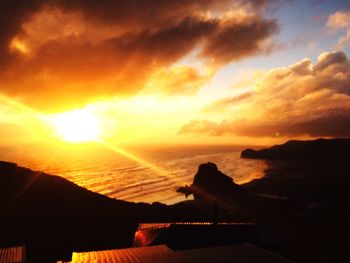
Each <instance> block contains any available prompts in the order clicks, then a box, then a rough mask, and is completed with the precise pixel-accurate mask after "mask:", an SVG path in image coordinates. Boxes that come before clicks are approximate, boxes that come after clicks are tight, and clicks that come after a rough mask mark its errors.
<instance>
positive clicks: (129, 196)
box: [0, 144, 266, 204]
mask: <svg viewBox="0 0 350 263" xmlns="http://www.w3.org/2000/svg"><path fill="white" fill-rule="evenodd" d="M245 148H246V147H245V146H233V145H180V146H179V145H167V146H165V145H161V146H157V145H142V146H118V147H115V146H114V147H106V146H104V145H90V144H88V145H79V146H59V147H57V146H55V147H53V146H48V145H44V146H43V145H26V146H21V147H13V146H11V147H1V148H0V160H2V161H10V162H15V163H17V164H18V165H20V166H23V167H27V168H30V169H32V170H35V171H42V172H45V173H49V174H53V175H58V176H61V177H64V178H66V179H68V180H70V181H72V182H74V183H76V184H77V185H79V186H82V187H85V188H87V189H89V190H91V191H94V192H98V193H100V194H103V195H106V196H109V197H111V198H117V199H121V200H126V201H132V202H145V203H153V202H161V203H164V204H174V203H177V202H181V201H185V200H186V197H185V196H184V195H183V194H181V193H177V192H176V189H177V188H178V187H180V186H185V185H191V183H192V181H193V178H194V175H195V174H196V172H197V170H198V166H199V165H200V164H202V163H207V162H213V163H215V164H216V165H217V166H218V168H219V170H221V171H222V172H223V173H225V174H226V175H228V176H230V177H232V178H233V180H234V182H236V183H238V184H243V183H247V182H249V181H252V180H254V179H258V178H261V177H263V176H264V171H265V169H266V163H265V162H264V161H261V160H249V159H242V158H240V153H241V151H242V150H243V149H245ZM188 199H191V197H188Z"/></svg>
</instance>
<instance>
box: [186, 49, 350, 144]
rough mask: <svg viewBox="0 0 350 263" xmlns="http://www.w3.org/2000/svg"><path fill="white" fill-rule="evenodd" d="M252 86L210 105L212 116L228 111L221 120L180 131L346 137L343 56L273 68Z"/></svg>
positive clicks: (347, 80)
mask: <svg viewBox="0 0 350 263" xmlns="http://www.w3.org/2000/svg"><path fill="white" fill-rule="evenodd" d="M255 86H256V89H255V90H254V92H251V93H247V95H245V94H243V95H241V96H242V97H240V96H239V97H235V98H232V99H227V100H221V101H218V102H216V103H214V104H212V105H210V107H209V108H210V111H211V113H213V112H215V111H216V112H217V114H219V115H220V114H221V113H222V112H223V111H224V110H225V112H226V113H227V112H228V114H225V115H224V116H222V118H223V119H225V120H224V121H221V122H213V121H208V120H195V121H192V122H189V123H187V124H185V125H184V126H183V127H182V128H181V129H180V133H205V134H210V135H215V136H220V135H223V134H228V133H230V134H236V135H240V136H250V137H275V136H276V135H278V136H286V137H295V136H305V135H308V136H313V137H322V136H323V137H350V92H349V91H350V64H349V60H348V58H347V57H346V55H345V54H344V53H343V52H325V53H322V54H321V55H320V56H319V58H318V62H317V63H316V64H315V65H313V64H312V63H311V61H310V60H308V59H305V60H302V61H300V62H298V63H296V64H294V65H291V66H289V67H286V68H276V69H273V70H271V71H269V72H267V73H266V76H265V77H264V78H263V79H262V80H261V81H259V82H257V83H255ZM248 94H249V95H248ZM234 105H239V107H238V108H237V107H236V108H235V107H233V108H232V110H231V108H230V107H232V106H234ZM204 110H205V111H207V110H208V109H207V108H205V109H204ZM227 116H229V117H227Z"/></svg>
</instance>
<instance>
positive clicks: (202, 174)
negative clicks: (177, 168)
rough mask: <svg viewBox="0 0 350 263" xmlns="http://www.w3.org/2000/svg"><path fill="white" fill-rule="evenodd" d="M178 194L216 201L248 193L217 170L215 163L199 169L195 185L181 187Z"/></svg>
mask: <svg viewBox="0 0 350 263" xmlns="http://www.w3.org/2000/svg"><path fill="white" fill-rule="evenodd" d="M178 192H182V193H184V194H186V195H189V194H193V195H194V197H195V199H215V198H221V197H225V198H227V197H232V196H235V195H238V194H244V193H246V191H245V189H244V188H243V187H242V186H240V185H238V184H236V183H235V182H234V181H233V179H232V178H231V177H229V176H227V175H225V174H224V173H222V172H221V171H219V169H218V168H217V166H216V164H215V163H211V162H208V163H204V164H201V165H200V166H199V168H198V171H197V173H196V174H195V176H194V179H193V183H192V185H191V186H189V187H181V188H179V189H178Z"/></svg>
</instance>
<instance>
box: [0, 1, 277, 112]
mask: <svg viewBox="0 0 350 263" xmlns="http://www.w3.org/2000/svg"><path fill="white" fill-rule="evenodd" d="M265 2H266V1H251V2H248V4H245V3H244V1H241V2H239V1H237V2H236V3H235V4H232V2H231V1H228V0H227V1H226V0H224V1H218V0H200V1H199V0H180V1H156V0H152V1H141V0H128V1H112V0H104V1H97V0H88V1H82V0H77V1H64V0H60V1H59V0H50V1H41V0H30V1H28V2H25V3H24V2H23V3H22V2H15V1H7V2H2V3H1V4H0V22H1V24H3V25H8V26H6V27H5V26H4V27H2V28H1V29H0V54H1V55H0V69H1V71H0V85H1V91H2V92H4V93H6V94H8V95H10V96H19V97H21V98H22V99H23V100H24V101H25V102H26V103H28V104H30V105H32V106H35V107H37V108H40V109H45V108H46V109H56V110H57V109H58V108H59V107H60V106H62V105H69V106H72V105H76V104H77V103H85V102H87V101H89V100H96V99H100V98H105V97H110V96H115V95H125V94H126V95H130V94H134V93H137V92H139V91H141V90H143V89H145V88H146V89H148V88H149V82H150V81H152V78H153V77H154V76H155V75H157V74H158V77H159V78H160V79H162V80H161V81H160V82H161V83H160V84H159V86H160V87H159V88H158V90H157V92H159V93H164V94H174V92H173V91H175V90H177V89H176V88H175V86H174V85H176V84H177V83H176V81H174V80H172V79H171V78H173V77H176V74H174V72H172V73H169V72H170V71H171V68H173V67H174V65H175V64H176V62H177V61H178V60H180V59H181V58H183V57H185V56H186V55H188V54H190V53H191V52H194V51H196V50H198V54H199V55H198V57H197V59H198V60H201V61H205V63H206V64H207V66H208V69H210V70H211V71H213V70H217V69H219V68H220V67H222V66H223V65H225V64H226V63H228V62H230V61H232V60H237V59H241V58H243V57H246V56H249V55H253V54H260V53H262V52H266V51H267V50H268V47H266V43H267V42H268V40H269V39H270V37H271V36H272V35H273V34H274V33H275V32H276V31H277V28H278V26H277V24H276V22H275V21H273V20H267V19H264V18H263V17H262V16H261V12H260V10H261V8H262V6H264V5H265V4H266V3H265ZM157 72H158V73H157ZM159 72H163V73H162V74H160V73H159ZM186 74H187V75H186ZM160 75H161V76H160ZM174 75H175V76H174ZM201 77H203V78H202V80H199V78H201ZM165 78H167V80H165ZM181 78H183V79H184V80H185V79H190V80H192V81H195V83H196V84H194V85H187V87H186V85H182V87H180V88H179V89H178V91H183V92H184V93H185V94H186V93H192V92H193V91H194V90H198V86H199V85H201V84H203V83H205V82H206V81H208V75H207V74H204V75H203V74H197V73H196V72H195V69H191V70H190V69H187V70H186V73H185V72H182V73H181ZM162 83H165V85H161V84H162ZM194 87H195V88H194ZM187 88H188V89H189V91H188V90H187Z"/></svg>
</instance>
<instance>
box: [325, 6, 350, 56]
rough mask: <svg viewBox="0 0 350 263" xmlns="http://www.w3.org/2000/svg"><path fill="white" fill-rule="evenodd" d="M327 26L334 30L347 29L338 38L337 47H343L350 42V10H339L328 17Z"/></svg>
mask: <svg viewBox="0 0 350 263" xmlns="http://www.w3.org/2000/svg"><path fill="white" fill-rule="evenodd" d="M327 27H328V28H329V29H330V30H332V31H345V33H344V34H343V35H342V36H341V37H340V38H339V39H338V43H337V48H338V49H341V48H343V47H344V46H345V45H346V44H348V43H349V42H350V11H338V12H335V13H333V14H331V15H330V16H329V17H328V21H327Z"/></svg>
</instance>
